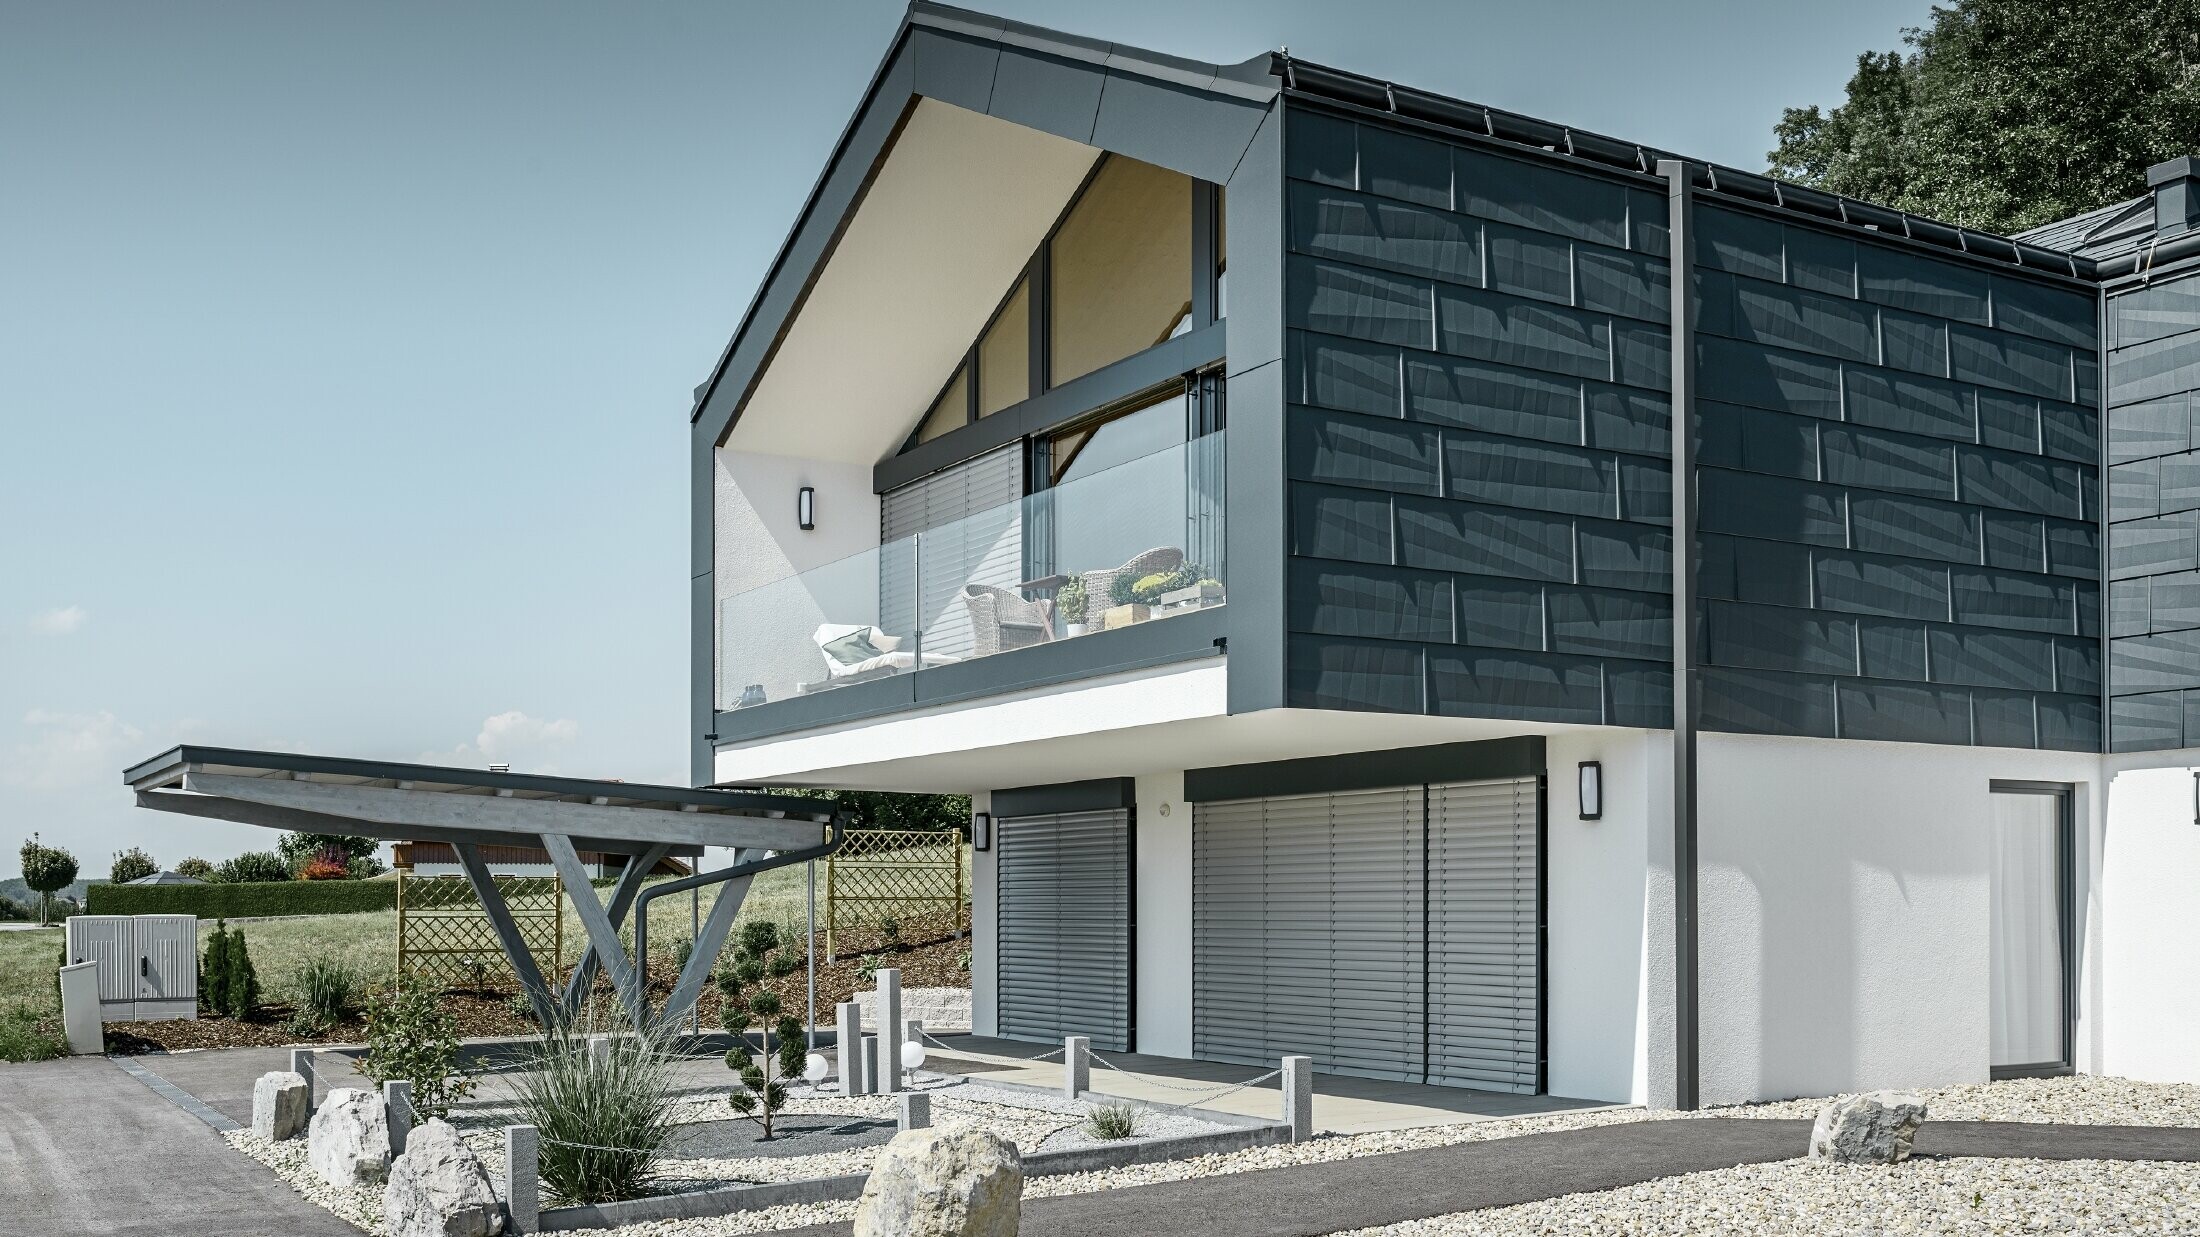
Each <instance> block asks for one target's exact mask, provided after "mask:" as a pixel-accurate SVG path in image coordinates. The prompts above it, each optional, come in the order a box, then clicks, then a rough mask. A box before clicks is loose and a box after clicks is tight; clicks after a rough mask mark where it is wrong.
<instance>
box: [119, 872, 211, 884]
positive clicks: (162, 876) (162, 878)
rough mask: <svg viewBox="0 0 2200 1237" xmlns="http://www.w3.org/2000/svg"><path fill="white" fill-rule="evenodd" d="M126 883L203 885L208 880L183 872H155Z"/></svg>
mask: <svg viewBox="0 0 2200 1237" xmlns="http://www.w3.org/2000/svg"><path fill="white" fill-rule="evenodd" d="M124 883H125V884H130V885H203V884H205V883H206V882H205V881H202V880H200V879H199V878H198V877H196V876H185V875H184V874H183V873H181V872H155V873H153V874H152V875H151V876H140V877H138V878H137V879H136V880H134V881H125V882H124Z"/></svg>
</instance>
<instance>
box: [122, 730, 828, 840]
mask: <svg viewBox="0 0 2200 1237" xmlns="http://www.w3.org/2000/svg"><path fill="white" fill-rule="evenodd" d="M122 777H123V781H124V782H125V783H126V784H128V785H129V787H130V788H131V789H132V790H133V791H135V792H136V793H137V801H138V806H140V807H147V808H153V809H155V810H158V811H164V812H176V813H179V814H182V815H186V816H199V817H204V818H207V819H211V820H227V821H234V822H237V823H239V824H248V825H259V826H262V827H265V828H270V829H286V830H290V831H293V832H297V833H339V834H352V835H357V836H362V837H371V838H378V839H382V840H386V841H432V842H454V843H471V844H476V845H482V844H487V845H511V844H515V843H516V844H521V845H533V844H536V842H537V841H538V840H539V839H542V838H548V837H562V838H565V839H567V840H569V841H570V842H571V843H572V844H573V845H574V846H575V847H576V848H579V849H584V850H595V851H604V852H608V853H612V854H628V855H632V854H640V853H643V852H644V851H647V850H649V849H650V848H652V847H658V846H666V845H670V846H671V847H673V848H674V849H675V850H677V851H683V852H686V853H690V854H692V853H696V851H697V850H699V848H701V847H703V846H727V847H736V848H741V849H756V850H772V851H787V850H798V849H802V848H806V847H814V846H819V845H822V844H823V843H824V842H825V841H826V839H827V836H828V830H829V829H830V828H831V827H832V825H833V824H834V822H835V820H836V819H837V814H838V810H839V809H838V807H837V805H835V804H834V803H833V802H832V801H831V800H828V799H817V798H808V797H804V796H798V795H775V794H764V793H757V792H749V791H728V790H710V789H700V790H698V789H693V788H690V787H685V786H652V785H642V784H638V783H633V782H610V781H599V780H594V779H588V778H570V777H547V776H543V775H540V774H532V773H485V772H482V771H480V770H476V769H456V768H449V767H446V766H442V765H416V764H401V763H388V762H383V761H371V760H353V759H348V758H343V757H333V756H309V755H300V754H296V753H291V752H257V751H242V750H238V749H234V748H220V747H194V746H184V747H176V748H171V749H170V750H168V751H166V752H163V753H161V754H160V755H158V756H155V757H154V758H152V759H151V760H148V761H145V762H143V763H142V764H138V765H135V766H133V767H131V768H130V769H128V770H126V771H125V772H124V773H123V775H122Z"/></svg>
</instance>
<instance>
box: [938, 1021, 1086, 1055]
mask: <svg viewBox="0 0 2200 1237" xmlns="http://www.w3.org/2000/svg"><path fill="white" fill-rule="evenodd" d="M915 1029H916V1032H917V1034H918V1036H920V1037H921V1038H923V1039H924V1040H925V1041H927V1042H928V1043H930V1044H931V1045H932V1046H933V1047H934V1048H945V1049H946V1050H947V1051H949V1052H961V1053H967V1054H968V1055H970V1056H974V1057H978V1058H980V1059H990V1060H995V1061H1049V1060H1052V1059H1054V1058H1055V1057H1058V1056H1061V1055H1062V1054H1063V1053H1064V1052H1066V1051H1068V1049H1066V1048H1054V1049H1050V1050H1048V1051H1046V1052H1042V1053H1040V1054H1039V1055H1038V1056H1035V1057H1003V1056H994V1055H993V1054H990V1053H983V1052H972V1051H971V1050H970V1049H968V1048H957V1047H955V1046H954V1045H953V1044H943V1043H941V1042H940V1041H939V1040H938V1039H937V1038H936V1037H934V1036H933V1034H932V1033H931V1032H930V1031H927V1030H925V1029H924V1028H923V1027H921V1026H919V1027H917V1028H915Z"/></svg>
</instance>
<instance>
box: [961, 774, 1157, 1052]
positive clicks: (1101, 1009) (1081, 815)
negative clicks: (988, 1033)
mask: <svg viewBox="0 0 2200 1237" xmlns="http://www.w3.org/2000/svg"><path fill="white" fill-rule="evenodd" d="M993 845H994V864H995V873H994V875H995V886H994V888H995V890H996V897H995V901H996V905H997V912H998V914H997V920H996V927H995V932H996V934H997V935H996V940H997V943H998V951H999V952H998V955H997V956H998V961H997V964H996V965H997V981H998V987H997V995H996V999H995V1003H994V1011H995V1021H996V1025H997V1028H998V1031H999V1033H1000V1034H1001V1035H1002V1036H1003V1037H1005V1038H1008V1039H1029V1040H1042V1041H1053V1042H1057V1043H1058V1042H1060V1040H1061V1038H1062V1037H1063V1036H1065V1035H1089V1036H1091V1037H1092V1045H1093V1047H1095V1048H1102V1049H1110V1050H1113V1051H1116V1052H1128V1051H1130V1049H1131V1015H1130V1008H1131V1000H1130V975H1131V963H1130V959H1131V904H1130V882H1131V874H1130V864H1131V854H1130V845H1131V841H1130V812H1129V811H1128V810H1126V809H1123V808H1114V809H1110V810H1107V811H1095V812H1060V813H1056V814H1053V815H1047V816H1008V817H1003V818H1001V819H1000V820H999V821H997V822H995V839H994V844H993Z"/></svg>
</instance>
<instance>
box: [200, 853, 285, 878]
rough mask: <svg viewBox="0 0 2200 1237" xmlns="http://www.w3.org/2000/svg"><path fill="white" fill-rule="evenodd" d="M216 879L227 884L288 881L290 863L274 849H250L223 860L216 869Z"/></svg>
mask: <svg viewBox="0 0 2200 1237" xmlns="http://www.w3.org/2000/svg"><path fill="white" fill-rule="evenodd" d="M214 879H215V880H217V881H220V882H221V883H223V884H225V885H245V884H252V883H256V882H262V881H286V880H289V879H290V865H289V864H287V863H284V862H283V857H282V856H281V855H278V854H276V853H275V852H273V851H268V850H248V851H246V852H245V853H243V854H241V855H239V856H237V857H236V858H234V859H224V860H222V862H221V866H220V867H218V868H215V869H214Z"/></svg>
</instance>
